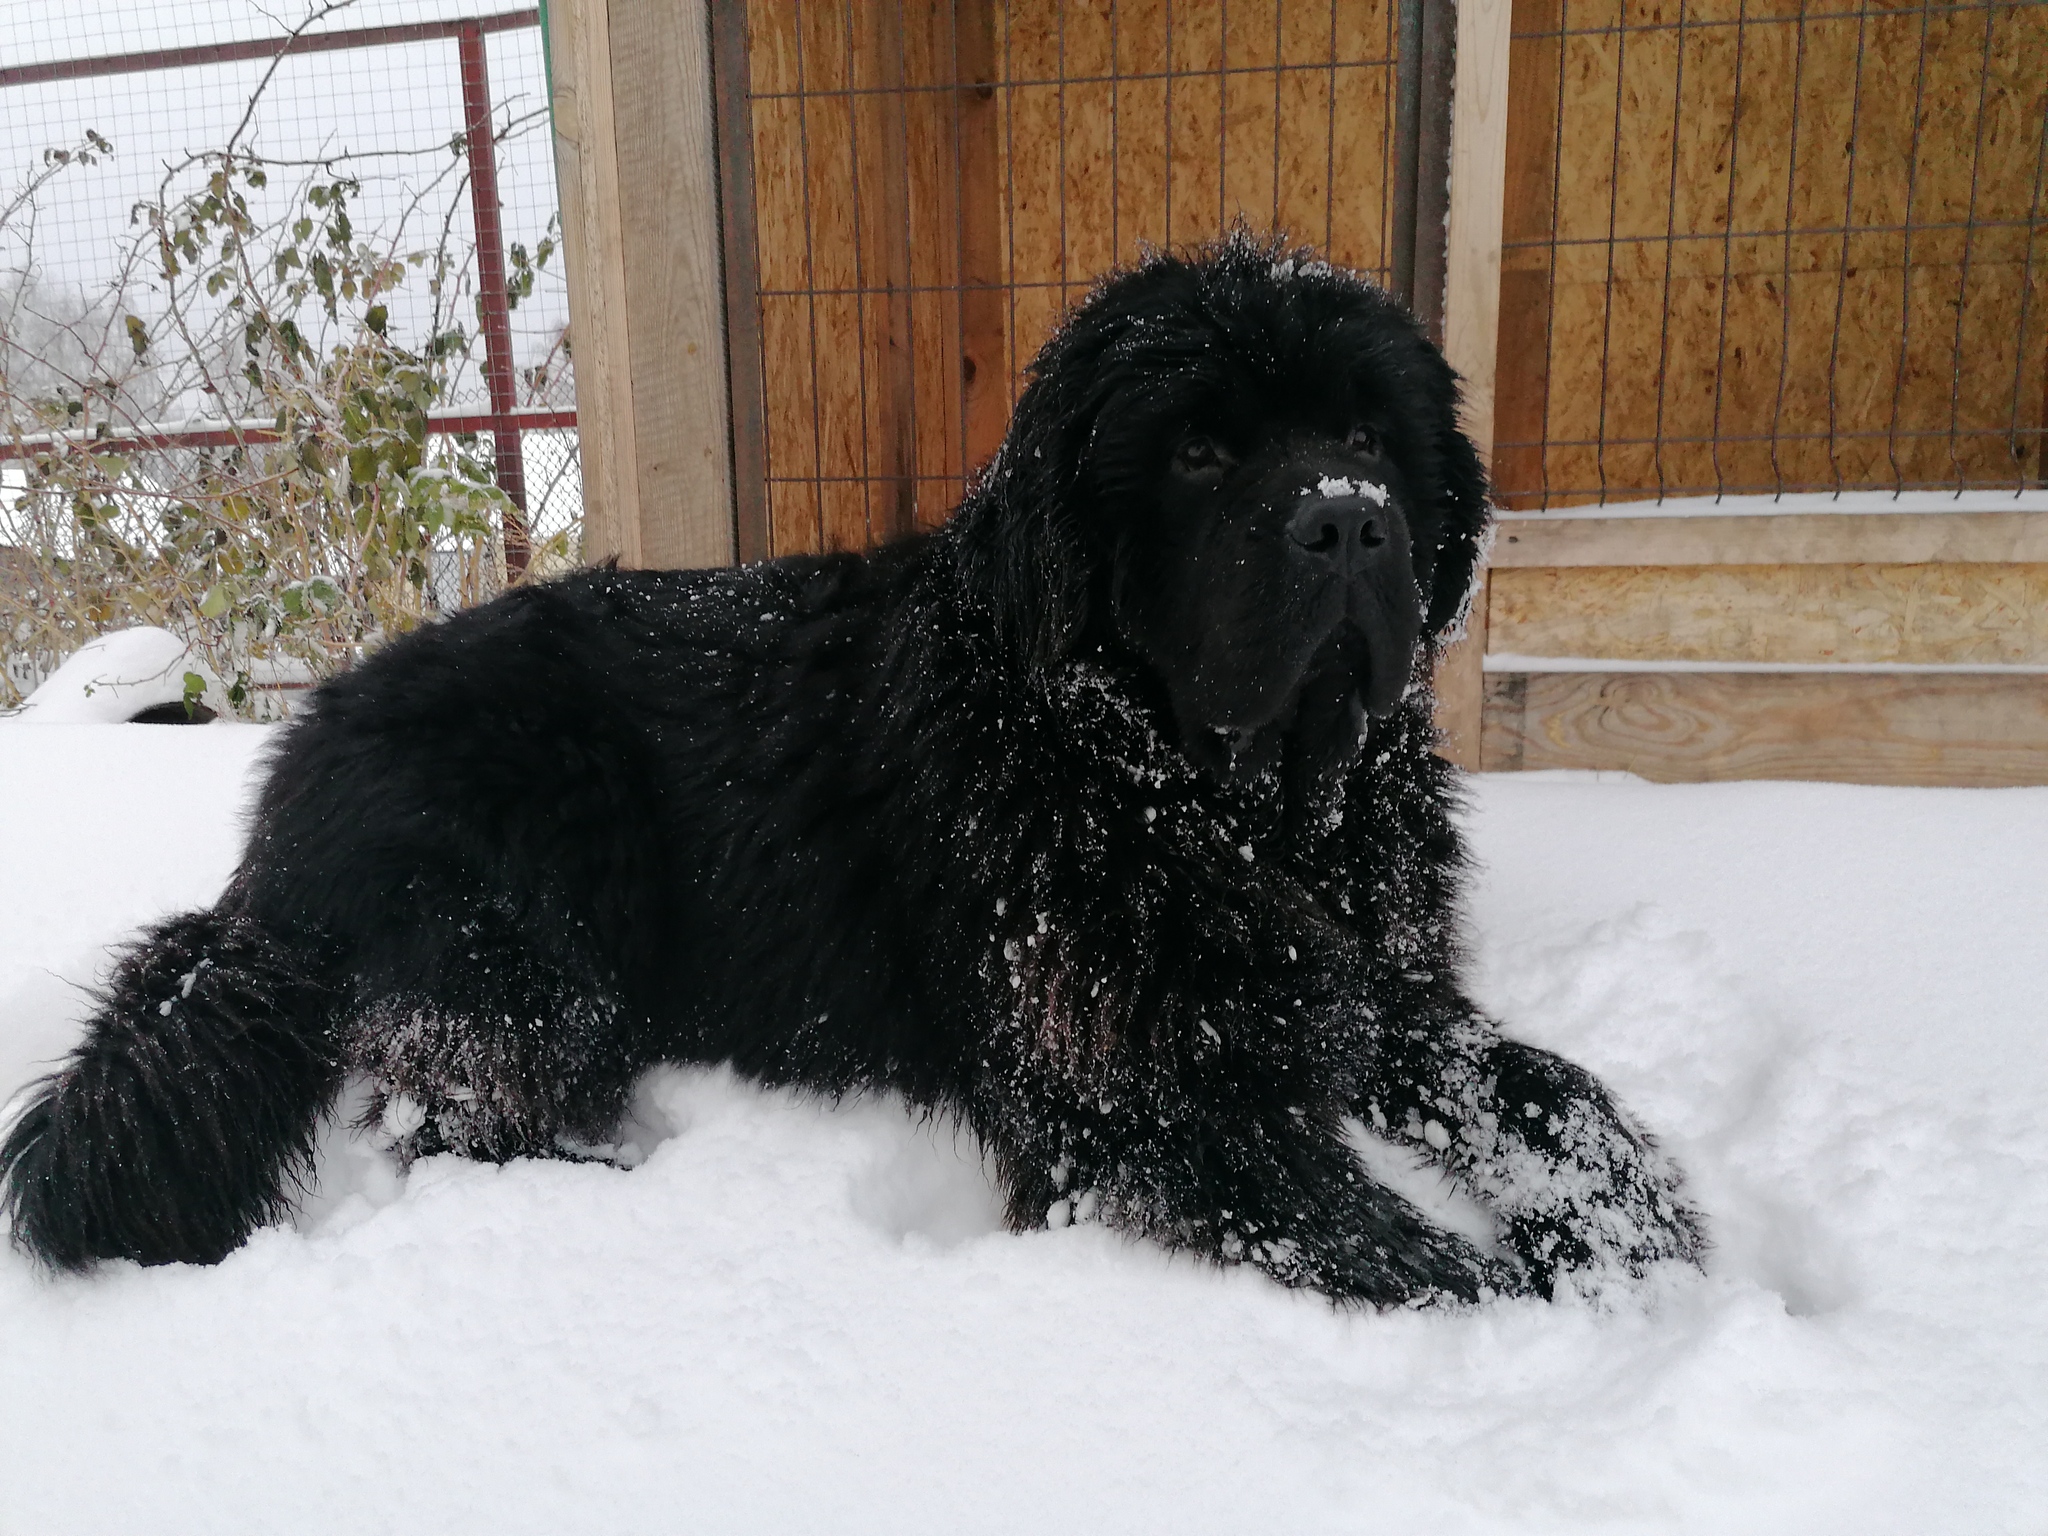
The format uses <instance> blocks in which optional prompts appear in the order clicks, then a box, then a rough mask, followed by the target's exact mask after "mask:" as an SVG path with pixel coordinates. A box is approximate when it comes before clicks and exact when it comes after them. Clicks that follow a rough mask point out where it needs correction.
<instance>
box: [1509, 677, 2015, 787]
mask: <svg viewBox="0 0 2048 1536" xmlns="http://www.w3.org/2000/svg"><path fill="white" fill-rule="evenodd" d="M1482 760H1483V763H1484V766H1485V767H1486V768H1487V769H1488V770H1489V771H1495V770H1519V769H1537V768H1607V769H1622V770H1625V771H1627V772H1630V773H1636V774H1640V775H1642V776H1643V777H1644V778H1647V779H1654V780H1658V781H1660V782H1665V783H1694V782H1701V781H1708V780H1718V779H1824V780H1833V781H1836V782H1841V783H1850V784H1965V785H2010V784H2048V677H2040V676H2031V677H2025V676H2022V677H1996V676H1956V675H1946V676H1902V675H1898V674H1870V673H1865V674H1861V675H1849V676H1840V677H1836V676H1827V675H1815V674H1812V673H1711V672H1690V673H1670V674H1662V675H1660V674H1654V673H1605V674H1602V673H1583V672H1581V673H1556V672H1553V673H1512V674H1502V673H1492V674H1489V675H1488V677H1487V679H1486V718H1485V738H1484V750H1483V758H1482Z"/></svg>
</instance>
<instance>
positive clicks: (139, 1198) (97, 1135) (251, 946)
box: [0, 911, 340, 1269]
mask: <svg viewBox="0 0 2048 1536" xmlns="http://www.w3.org/2000/svg"><path fill="white" fill-rule="evenodd" d="M317 969H318V968H317V966H316V965H314V964H312V963H310V962H309V960H308V958H307V957H306V956H304V955H303V954H302V953H301V952H300V951H299V950H297V949H295V948H294V947H292V946H289V945H287V944H284V943H281V942H280V941H279V940H278V939H276V938H274V937H272V936H271V935H270V934H268V933H267V932H265V930H264V929H263V928H261V927H260V926H258V925H257V924H256V923H254V922H253V921H251V920H249V919H248V918H245V917H237V916H230V915H224V914H223V913H221V912H219V911H214V912H191V913H187V914H185V915H184V916H182V917H176V918H172V919H171V920H170V921H169V922H166V923H163V924H161V925H160V926H158V927H156V928H154V929H152V930H150V931H149V932H148V933H147V934H145V935H144V936H143V938H142V940H141V941H140V942H139V943H137V944H136V945H135V946H134V947H133V948H132V949H130V950H129V952H128V953H127V954H126V955H125V956H124V957H123V958H122V960H121V961H120V963H119V965H118V966H117V967H116V968H115V971H114V976H113V980H112V981H111V983H110V984H109V985H108V987H107V989H106V991H105V993H104V994H103V995H102V996H101V998H100V1005H99V1008H98V1010H97V1011H96V1012H95V1013H94V1014H93V1017H92V1020H91V1022H90V1023H89V1024H88V1025H87V1026H86V1035H85V1040H84V1042H83V1043H82V1044H81V1045H79V1047H78V1048H77V1049H76V1050H74V1051H73V1052H72V1053H71V1054H70V1056H69V1057H67V1058H66V1059H65V1061H64V1063H63V1065H62V1066H60V1067H59V1068H58V1070H57V1071H56V1072H54V1073H53V1074H51V1075H50V1076H49V1077H47V1078H45V1079H44V1080H43V1081H42V1082H41V1083H39V1084H37V1085H35V1086H34V1087H33V1088H32V1089H30V1090H29V1091H28V1096H27V1099H26V1102H25V1103H22V1104H21V1105H20V1106H19V1108H18V1110H17V1112H16V1113H15V1114H14V1115H13V1117H12V1123H11V1124H10V1125H9V1126H8V1127H7V1128H6V1132H5V1135H4V1137H0V1186H4V1188H0V1201H4V1203H5V1205H6V1207H7V1212H8V1215H9V1216H10V1218H11V1221H12V1226H13V1231H14V1240H15V1242H16V1243H17V1244H19V1245H20V1246H21V1247H23V1248H25V1249H27V1250H28V1251H29V1253H31V1254H32V1255H34V1256H35V1257H37V1258H38V1259H40V1260H42V1261H43V1262H44V1263H46V1264H49V1265H51V1266H53V1267H55V1268H59V1269H83V1268H85V1267H87V1266H89V1265H90V1264H91V1263H92V1262H93V1261H94V1260H96V1259H111V1258H128V1259H139V1260H141V1261H142V1262H143V1263H144V1264H167V1263H175V1262H179V1261H184V1262H190V1263H201V1264H210V1263H213V1262H215V1261H217V1260H219V1259H221V1258H222V1257H224V1256H225V1255H227V1254H228V1253H230V1252H232V1251H233V1250H234V1249H235V1248H237V1247H238V1246H240V1244H241V1242H242V1240H243V1239H244V1238H246V1237H247V1236H248V1235H249V1234H250V1232H252V1231H253V1230H255V1229H256V1228H257V1227H258V1226H260V1225H262V1224H263V1223H265V1222H267V1221H271V1220H274V1219H275V1218H277V1217H278V1216H280V1215H282V1214H283V1213H284V1212H285V1211H286V1210H288V1209H289V1208H290V1204H291V1195H292V1193H293V1192H294V1190H296V1189H297V1188H298V1186H299V1181H300V1179H301V1177H302V1175H303V1174H304V1172H305V1170H306V1168H307V1166H308V1162H309V1159H310V1157H311V1154H312V1143H313V1134H314V1131H315V1129H316V1128H317V1126H318V1124H319V1119H320V1113H321V1111H322V1110H323V1109H324V1108H325V1107H326V1105H327V1103H328V1101H329V1100H330V1099H331V1098H332V1097H333V1095H334V1093H335V1091H336V1089H337V1088H338V1086H339V1080H340V1074H339V1071H338V1068H337V1065H336V1061H335V1055H334V1047H333V1045H332V1042H331V1038H330V1033H329V1030H328V1027H327V1016H328V1011H329V1004H330V999H329V997H328V993H327V989H326V987H325V986H324V984H323V982H322V979H321V978H320V976H319V975H318V974H317Z"/></svg>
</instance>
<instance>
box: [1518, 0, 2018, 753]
mask: <svg viewBox="0 0 2048 1536" xmlns="http://www.w3.org/2000/svg"><path fill="white" fill-rule="evenodd" d="M1514 32H1515V36H1514V38H1513V41H1512V43H1511V52H1512V62H1511V85H1510V104H1509V124H1510V126H1509V140H1508V141H1509V168H1508V193H1507V199H1506V210H1505V230H1504V239H1503V256H1502V266H1503V273H1502V280H1501V330H1500V369H1499V374H1498V380H1497V384H1498V404H1497V409H1496V432H1497V436H1496V448H1495V456H1494V472H1495V480H1496V485H1497V487H1498V489H1499V492H1500V495H1501V499H1502V500H1503V502H1504V503H1505V504H1506V505H1508V506H1510V507H1518V508H1525V509H1543V508H1551V509H1555V508H1562V507H1568V506H1572V505H1575V504H1584V503H1593V502H1603V501H1604V502H1610V503H1611V502H1618V501H1619V502H1627V501H1634V500H1639V499H1655V498H1664V497H1683V496H1702V495H1704V496H1708V497H1713V496H1717V495H1719V494H1721V493H1723V492H1758V491H1762V492H1773V493H1775V492H1779V491H1787V492H1800V491H1829V492H1834V491H1843V490H1847V491H1851V492H1854V491H1858V490H1861V491H1864V492H1866V493H1867V492H1869V491H1879V492H1893V491H1897V490H1902V489H1915V488H1926V489H1935V488H1939V489H1943V490H1950V491H1958V490H1979V491H1981V490H1982V489H1986V488H1991V487H1996V488H1998V489H2000V490H2002V491H2016V490H2020V489H2023V488H2026V487H2028V486H2038V485H2039V484H2041V483H2042V475H2043V468H2044V466H2043V464H2042V458H2041V449H2042V442H2043V427H2044V410H2048V238H2044V229H2043V203H2042V197H2043V181H2042V169H2041V168H2042V166H2043V164H2044V154H2048V7H2043V6H2040V5H2033V4H2013V3H2010V0H1976V3H1971V0H1965V3H1958V4H1926V3H1919V0H1873V3H1861V4H1858V3H1851V0H1805V3H1802V4H1799V5H1797V6H1794V5H1790V4H1786V5H1778V6H1769V7H1766V6H1763V5H1758V4H1754V3H1746V0H1625V3H1624V0H1515V18H1514ZM1864 500H1865V501H1869V497H1868V495H1867V494H1866V496H1865V497H1864ZM1768 505H1769V503H1768V502H1766V503H1765V508H1766V509H1767V508H1768ZM1872 505H1873V508H1875V507H1876V506H1877V505H1878V504H1877V503H1872ZM1986 505H1988V504H1986ZM2007 505H2009V506H2012V507H2013V508H2014V510H2012V511H2004V512H1992V511H1982V510H1979V511H1964V512H1959V513H1950V514H1945V515H1944V514H1939V513H1933V512H1928V513H1883V512H1877V511H1875V510H1874V511H1873V514H1872V515H1864V516H1857V515H1843V514H1841V513H1830V514H1827V515H1807V514H1802V513H1799V512H1791V513H1790V515H1784V516H1778V517H1773V516H1769V515H1757V516H1738V517H1726V516H1704V515H1703V516H1698V517H1693V518H1688V517H1670V516H1666V517H1661V518H1656V519H1649V518H1641V517H1628V516H1621V517H1616V518H1613V519H1599V518H1584V517H1579V518H1573V519H1559V520H1553V521H1550V522H1548V523H1546V521H1545V519H1544V517H1543V515H1542V513H1541V512H1539V511H1534V510H1532V511H1531V512H1530V513H1529V515H1528V517H1527V518H1526V519H1525V520H1522V521H1514V520H1510V521H1509V522H1508V523H1506V524H1505V525H1504V528H1503V534H1502V538H1501V541H1500V543H1499V544H1498V545H1497V546H1496V557H1495V569H1494V570H1493V573H1492V576H1491V580H1490V584H1489V592H1488V602H1487V620H1488V642H1489V651H1490V653H1491V656H1490V659H1489V670H1488V671H1487V674H1486V683H1485V690H1484V696H1485V703H1484V719H1483V726H1482V740H1481V762H1482V765H1483V766H1485V767H1487V768H1490V769H1518V768H1620V769H1627V770H1629V771H1632V772H1636V773H1640V774H1643V775H1645V776H1647V777H1651V778H1657V779H1714V778H1753V777H1783V778H1823V779H1847V780H1855V781H1860V782H1871V783H1948V784H1986V785H1990V784H2016V783H2048V675H2044V674H2048V623H2044V621H2043V619H2042V615H2043V613H2048V512H2044V511H2039V510H2034V511H2028V510H2021V509H2020V504H2019V503H2007ZM2035 505H2038V503H2036V504H2035ZM1672 510H1677V509H1672ZM1702 510H1703V511H1706V512H1712V511H1714V509H1713V508H1711V507H1707V508H1704V509H1702ZM1760 510H1763V509H1760ZM1930 669H1934V670H1930Z"/></svg>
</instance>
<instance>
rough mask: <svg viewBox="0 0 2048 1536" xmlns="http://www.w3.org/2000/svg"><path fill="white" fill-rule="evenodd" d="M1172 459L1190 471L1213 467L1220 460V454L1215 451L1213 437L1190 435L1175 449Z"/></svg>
mask: <svg viewBox="0 0 2048 1536" xmlns="http://www.w3.org/2000/svg"><path fill="white" fill-rule="evenodd" d="M1174 460H1175V462H1176V463H1178V464H1179V465H1180V467H1181V468H1182V469H1184V470H1188V471H1190V472H1192V471H1197V470H1204V469H1214V468H1215V467H1216V466H1217V465H1218V464H1219V463H1221V462H1222V456H1221V455H1220V454H1219V453H1218V452H1217V451H1216V443H1215V440H1214V439H1212V438H1207V437H1191V438H1189V439H1188V440H1187V441H1186V442H1184V443H1182V444H1181V445H1180V447H1179V448H1178V449H1177V450H1176V451H1175V453H1174Z"/></svg>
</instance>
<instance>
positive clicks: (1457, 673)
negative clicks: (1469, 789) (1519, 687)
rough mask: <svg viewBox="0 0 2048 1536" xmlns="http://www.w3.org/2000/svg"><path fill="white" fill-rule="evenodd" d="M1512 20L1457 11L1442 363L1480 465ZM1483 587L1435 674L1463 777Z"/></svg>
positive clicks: (1490, 386)
mask: <svg viewBox="0 0 2048 1536" xmlns="http://www.w3.org/2000/svg"><path fill="white" fill-rule="evenodd" d="M1511 20H1512V10H1511V7H1510V5H1509V3H1508V0H1462V3H1461V4H1460V5H1459V6H1458V11H1457V28H1458V35H1457V81H1456V86H1455V89H1454V93H1453V97H1452V102H1453V106H1452V117H1451V198H1450V214H1449V230H1448V234H1447V237H1446V249H1445V280H1444V355H1445V356H1446V357H1448V358H1449V359H1450V363H1451V366H1452V367H1453V368H1455V369H1457V370H1458V372H1459V373H1460V374H1461V375H1463V377H1464V381H1465V383H1464V399H1463V411H1462V417H1463V422H1464V427H1465V430H1466V432H1467V433H1468V434H1470V436H1471V438H1472V441H1473V443H1474V445H1475V446H1476V447H1477V448H1478V449H1479V461H1480V462H1481V463H1482V464H1484V463H1486V462H1487V461H1488V459H1489V458H1490V457H1491V456H1492V446H1493V391H1494V362H1495V357H1496V347H1497V345H1498V340H1499V334H1500V249H1501V246H1500V242H1501V219H1502V206H1503V198H1504V196H1505V191H1506V175H1507V127H1508V34H1509V26H1510V22H1511ZM1480 581H1481V583H1482V585H1481V586H1480V588H1479V591H1478V593H1477V594H1476V596H1475V597H1474V600H1473V603H1472V609H1471V612H1470V613H1469V614H1468V615H1467V617H1466V623H1465V635H1464V638H1463V639H1461V640H1459V641H1458V642H1457V643H1455V644H1454V645H1453V646H1452V647H1451V648H1450V650H1449V651H1448V652H1447V653H1446V654H1445V656H1444V658H1443V660H1442V661H1441V662H1440V663H1439V664H1438V666H1437V672H1436V695H1437V714H1436V718H1437V728H1438V730H1439V732H1440V733H1441V737H1442V741H1441V745H1440V746H1439V748H1438V750H1439V751H1441V752H1442V753H1443V755H1444V756H1445V757H1447V758H1449V759H1450V760H1451V761H1452V762H1454V763H1457V764H1459V765H1460V766H1461V767H1465V768H1477V767H1478V766H1479V758H1480V715H1481V697H1480V695H1481V683H1482V679H1481V675H1480V661H1481V658H1482V656H1484V654H1485V651H1486V647H1487V643H1488V641H1487V634H1486V626H1487V613H1488V603H1487V599H1486V589H1485V586H1484V584H1483V583H1484V581H1485V577H1484V576H1483V575H1482V576H1481V577H1480Z"/></svg>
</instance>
